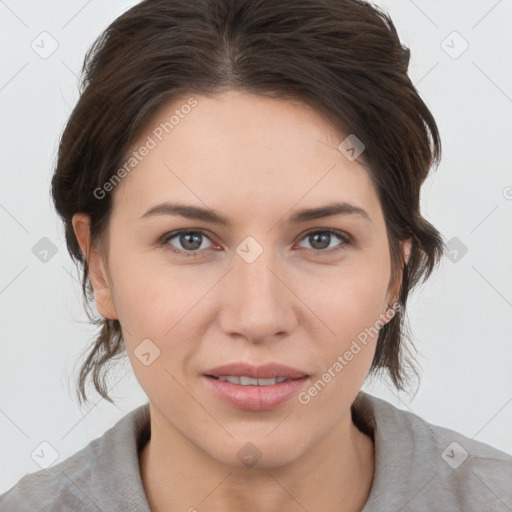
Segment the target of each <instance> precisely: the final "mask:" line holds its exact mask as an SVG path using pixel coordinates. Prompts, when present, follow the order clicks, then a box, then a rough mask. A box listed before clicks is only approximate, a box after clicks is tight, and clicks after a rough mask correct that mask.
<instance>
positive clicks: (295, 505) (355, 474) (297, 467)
mask: <svg viewBox="0 0 512 512" xmlns="http://www.w3.org/2000/svg"><path fill="white" fill-rule="evenodd" d="M150 407H151V406H150ZM140 471H141V477H142V481H143V485H144V488H145V491H146V495H147V498H148V502H149V505H150V508H151V510H152V512H163V511H166V512H169V511H171V512H174V511H184V510H186V511H188V510H190V511H191V512H193V511H194V510H195V509H196V510H201V511H208V512H217V511H223V512H232V511H233V512H234V511H237V512H241V511H246V510H247V511H251V512H260V511H261V512H263V511H265V512H274V511H276V512H277V511H280V512H283V511H303V510H324V511H333V512H334V511H337V512H359V511H361V509H362V508H363V507H364V504H365V503H366V500H367V498H368V495H369V493H370V489H371V484H372V480H373V473H374V446H373V442H372V440H371V439H370V437H368V436H367V435H365V434H363V433H362V432H360V431H359V430H358V429H357V428H356V426H355V425H354V424H353V423H352V419H351V415H350V411H349V412H348V414H347V415H346V417H344V418H343V420H342V421H340V423H339V424H338V425H337V427H336V428H335V429H333V431H331V432H330V433H329V434H328V436H326V437H324V438H323V439H322V440H321V441H320V442H319V443H318V444H317V445H315V447H314V448H313V449H312V450H310V451H309V452H307V453H306V454H305V455H304V456H302V457H301V458H300V459H297V460H295V461H293V462H292V463H290V464H287V465H285V466H277V467H268V468H245V467H244V468H240V467H233V466H229V465H226V464H223V463H222V462H219V461H218V460H216V459H213V458H212V457H210V456H209V455H208V454H206V453H205V452H204V451H203V450H200V449H199V448H198V447H197V446H195V445H194V444H192V443H190V441H189V440H188V439H187V438H186V437H184V436H183V435H182V434H181V433H180V432H178V431H177V430H176V429H174V428H173V426H172V425H170V424H169V423H168V422H167V421H166V420H165V418H162V417H161V416H159V413H158V411H157V410H156V409H155V408H152V407H151V438H150V440H149V441H148V442H147V443H146V445H145V446H144V448H143V449H142V450H141V452H140Z"/></svg>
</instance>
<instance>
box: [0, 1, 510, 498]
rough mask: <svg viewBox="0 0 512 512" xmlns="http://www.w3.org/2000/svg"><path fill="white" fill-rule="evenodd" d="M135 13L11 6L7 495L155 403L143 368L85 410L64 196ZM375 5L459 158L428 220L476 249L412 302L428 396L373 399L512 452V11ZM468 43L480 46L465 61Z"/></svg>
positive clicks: (112, 5)
mask: <svg viewBox="0 0 512 512" xmlns="http://www.w3.org/2000/svg"><path fill="white" fill-rule="evenodd" d="M135 3H137V2H135V1H126V0H116V1H112V0H111V1H108V2H105V1H100V0H89V1H76V0H73V1H70V0H65V1H64V0H61V1H48V0H47V1H45V2H41V1H40V0H37V1H28V0H26V1H21V0H0V48H1V57H0V59H1V61H0V108H1V113H0V116H1V117H0V119H1V123H0V130H1V132H0V145H1V146H0V157H1V171H2V174H1V177H2V186H1V189H0V223H1V228H2V244H1V257H2V259H1V265H0V269H1V273H0V308H1V323H0V326H1V333H2V354H1V357H0V377H1V386H0V443H1V453H0V461H1V462H0V464H1V471H0V474H1V478H0V492H5V491H6V490H7V489H9V488H10V487H11V486H12V485H14V484H15V483H16V482H17V481H18V480H19V478H21V477H22V476H23V475H24V474H25V473H27V472H33V471H36V470H38V469H40V467H39V466H38V465H37V463H36V462H35V461H34V460H33V459H32V458H31V453H32V452H33V451H34V450H35V449H36V448H38V447H39V445H40V443H41V442H43V441H46V442H48V443H50V445H51V446H52V447H53V448H54V449H55V450H56V451H57V453H58V459H57V460H56V462H60V461H62V460H64V459H65V458H67V457H68V456H70V455H72V454H73V453H75V452H76V451H78V450H79V449H81V448H82V447H84V446H85V445H86V444H87V443H88V442H89V441H90V440H92V439H94V438H95V437H98V436H99V435H101V434H102V433H103V432H104V431H105V430H106V429H107V428H109V427H111V426H112V425H113V424H114V423H115V422H116V421H117V420H118V419H120V418H121V417H122V416H124V415H125V414H126V413H127V412H129V411H130V410H131V409H133V408H134V407H136V406H138V405H139V404H141V403H143V402H145V401H146V400H147V399H146V395H145V394H144V393H143V391H142V390H141V388H140V387H139V385H138V383H137V381H136V379H135V377H134V376H133V374H132V372H131V368H130V366H129V364H128V363H126V365H124V366H123V365H121V366H119V367H118V369H117V370H116V371H115V372H114V373H113V374H112V379H111V386H112V389H111V395H112V396H113V398H114V399H116V400H117V406H112V405H111V404H109V403H108V402H106V401H105V400H103V399H100V398H99V396H98V395H92V396H93V398H94V402H95V404H94V405H92V406H91V405H90V406H88V407H86V408H84V409H83V410H80V408H79V407H78V405H77V403H76V402H75V400H74V394H73V392H72V391H73V385H74V374H75V372H76V371H77V370H78V366H76V361H77V358H78V356H79V355H80V353H81V352H82V350H83V349H84V347H85V346H86V345H87V344H88V343H89V340H90V336H91V334H92V330H91V329H90V328H89V327H88V325H87V323H86V316H85V313H83V310H82V303H81V291H80V286H79V283H78V280H77V274H76V272H75V271H74V267H73V265H72V263H71V260H70V258H69V256H68V254H67V251H66V249H65V245H64V237H63V232H62V228H61V225H60V221H59V220H58V218H57V216H56V214H55V212H54V211H53V207H52V203H51V199H50V195H49V185H50V179H51V176H52V170H53V169H52V168H53V165H54V163H55V159H56V154H57V147H58V138H59V135H60V134H61V131H62V129H63V126H64V123H65V121H66V119H67V117H68V116H69V114H70V112H71V109H72V108H73V106H74V104H75V102H76V101H77V98H78V91H77V75H78V73H79V70H80V69H81V65H82V61H83V57H84V55H85V52H86V50H87V49H88V47H89V46H90V44H91V43H92V42H93V41H94V39H95V38H96V37H97V36H98V35H99V34H100V32H101V31H102V30H103V29H104V28H106V27H107V25H108V24H109V23H110V22H111V21H112V20H113V19H114V18H115V17H117V16H118V15H120V14H121V13H122V12H124V11H125V10H126V9H127V8H129V7H130V6H132V5H134V4H135ZM376 3H377V5H380V6H383V7H384V8H386V9H387V10H388V12H389V13H390V14H391V16H392V18H393V20H394V22H395V25H396V27H397V30H398V33H399V35H400V37H401V39H402V40H403V42H404V44H407V45H408V46H409V47H410V48H411V54H412V56H411V64H410V76H411V79H412V80H413V82H414V83H415V85H416V86H417V88H418V90H419V92H420V94H421V95H422V97H423V98H424V100H425V102H426V103H427V105H428V106H429V108H430V109H431V111H432V113H433V115H434V117H435V118H436V121H437V123H438V126H439V129H440V132H441V137H442V142H443V144H444V156H443V161H442V164H441V166H440V167H439V169H438V170H437V171H436V172H435V173H434V175H433V176H432V177H431V178H430V179H429V181H428V182H427V184H426V185H425V187H424V188H423V193H422V210H423V214H424V215H425V216H426V217H427V218H428V219H429V220H430V221H431V222H432V223H433V224H434V225H435V226H436V227H438V229H439V230H440V231H441V232H442V234H443V235H444V236H445V238H446V239H447V240H450V239H451V238H452V237H457V238H458V239H459V240H460V241H461V242H462V243H463V244H464V245H465V246H466V247H467V249H468V250H467V253H466V254H465V255H463V256H462V257H460V256H461V253H460V252H459V253H458V260H457V261H455V262H453V261H451V260H450V259H449V258H448V257H445V258H444V259H443V261H442V264H441V266H440V268H439V269H438V271H437V272H436V273H435V274H434V275H433V277H432V279H431V281H430V282H429V283H428V284H427V285H425V286H423V287H422V288H420V289H418V291H417V292H415V293H414V294H413V296H412V297H411V300H410V303H409V319H410V323H411V326H412V333H413V335H414V339H415V343H416V346H417V348H418V349H419V351H420V354H421V355H420V356H419V362H420V364H421V367H422V382H421V385H420V389H419V392H418V393H417V395H416V396H415V397H414V398H411V397H410V396H408V395H405V394H401V395H398V394H396V393H395V392H393V391H392V390H391V389H390V388H389V387H388V386H387V385H386V384H377V385H374V386H371V387H367V390H369V391H370V392H372V393H374V394H375V395H377V396H381V397H384V398H386V399H388V400H389V401H390V402H392V403H394V404H396V405H397V406H398V407H401V408H404V409H410V410H412V411H413V412H415V413H416V414H419V415H420V416H422V417H424V418H425V419H426V420H428V421H430V422H432V423H434V424H438V425H443V426H446V427H448V428H452V429H454V430H457V431H459V432H461V433H463V434H465V435H466V436H469V437H474V438H475V439H477V440H479V441H483V442H486V443H488V444H490V445H492V446H495V447H497V448H499V449H502V450H504V451H507V452H509V453H512V436H511V432H512V429H511V425H512V377H511V375H512V343H511V341H512V339H511V338H512V336H511V334H510V333H511V332H512V314H511V313H512V271H511V261H512V258H511V256H512V236H511V229H510V227H511V225H512V172H511V171H512V58H511V57H510V56H511V54H512V31H511V30H510V27H511V25H512V1H511V0H501V1H494V0H493V1H484V0H478V1H476V0H472V1H468V0H465V1H463V0H458V1H446V0H437V1H431V0H430V1H426V0H422V1H420V0H415V1H412V0H394V1H391V0H390V1H379V2H376ZM43 31H47V32H48V33H49V34H51V37H52V38H54V39H55V40H56V41H57V42H58V49H57V50H56V51H55V52H54V53H53V54H52V55H51V56H49V57H48V58H47V59H43V58H41V57H40V56H39V55H38V54H37V53H36V52H35V51H34V50H33V49H32V48H31V43H32V42H33V41H35V43H34V45H36V44H37V45H39V47H41V51H42V46H43V44H44V47H45V48H46V49H48V48H51V47H50V46H49V44H50V40H49V39H46V40H45V42H41V37H48V36H40V34H41V32H43ZM454 31H456V32H458V33H459V34H460V36H461V37H462V38H464V40H466V41H467V43H468V44H469V47H468V49H467V50H466V51H464V52H463V53H462V54H460V55H458V54H459V53H460V51H461V50H462V49H463V46H462V45H463V44H464V43H463V40H462V39H461V38H460V37H459V36H457V35H453V34H452V33H453V32H454ZM443 41H445V42H444V43H443ZM445 50H446V51H445ZM447 52H449V53H451V56H450V55H449V53H447ZM454 57H457V58H454ZM43 237H47V238H49V239H50V240H51V241H52V242H53V243H54V244H55V246H56V248H57V253H56V254H55V255H54V256H53V257H52V258H50V259H49V261H47V262H46V263H43V262H41V261H40V260H39V259H38V258H37V257H36V256H35V255H34V254H33V252H32V248H33V247H34V245H35V244H36V243H37V242H38V241H39V240H40V239H41V238H43ZM46 453H49V450H47V451H46Z"/></svg>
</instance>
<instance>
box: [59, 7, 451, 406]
mask: <svg viewBox="0 0 512 512" xmlns="http://www.w3.org/2000/svg"><path fill="white" fill-rule="evenodd" d="M408 64H409V50H408V48H406V47H404V46H402V44H401V42H400V40H399V38H398V35H397V33H396V30H395V28H394V26H393V23H392V21H391V19H390V17H389V15H388V14H387V13H385V12H383V11H381V10H379V8H378V7H375V6H373V5H371V4H369V3H367V2H364V1H362V0H288V1H279V2H276V1H275V0H145V1H143V2H141V3H139V4H137V5H135V6H134V7H132V8H131V9H129V10H128V11H126V12H125V13H124V14H122V15H121V16H120V17H118V18H117V19H116V20H114V22H113V23H112V24H111V25H110V26H109V27H108V28H107V29H106V30H105V31H104V32H103V33H102V34H101V35H100V36H99V37H98V39H97V40H96V41H95V42H94V44H93V45H92V47H91V48H90V49H89V51H88V52H87V54H86V56H85V61H84V66H83V69H82V81H81V86H80V93H81V95H80V99H79V101H78V103H77V105H76V106H75V108H74V110H73V112H72V114H71V116H70V118H69V120H68V122H67V125H66V127H65V129H64V131H63V134H62V137H61V140H60V146H59V152H58V159H57V163H56V168H55V173H54V176H53V179H52V195H53V199H54V203H55V208H56V210H57V212H58V214H59V215H60V217H61V218H62V220H63V222H64V227H65V236H66V243H67V247H68V251H69V253H70V255H71V257H72V259H74V261H75V263H77V266H81V267H82V270H83V276H82V290H83V295H84V306H85V308H86V311H87V310H88V307H89V301H90V300H92V299H93V296H94V292H93V289H92V286H91V282H90V279H89V275H88V265H87V260H86V257H85V255H84V254H83V253H82V251H81V249H80V246H79V245H78V242H77V239H76V237H75V234H74V231H73V226H72V222H71V220H72V217H73V215H74V214H75V213H80V212H82V213H86V214H88V215H89V216H90V219H91V224H90V229H91V237H92V240H93V241H94V240H100V239H101V238H102V237H103V235H104V234H105V233H106V228H107V225H108V221H109V216H110V211H111V208H112V194H107V195H106V197H104V198H102V199H98V197H97V195H95V194H94V191H95V190H96V189H97V188H98V187H102V186H103V185H104V184H105V183H106V182H107V181H108V180H109V179H111V177H112V176H113V175H114V174H115V172H116V170H118V169H119V166H120V165H121V163H122V162H123V156H124V154H125V153H126V152H127V150H128V149H129V148H130V145H131V144H133V143H134V142H135V141H136V137H137V136H138V134H139V133H140V130H141V129H142V128H143V127H144V126H145V123H147V121H148V119H150V117H151V116H152V115H153V114H155V113H156V112H157V110H158V109H159V107H161V106H162V105H163V104H164V103H167V102H168V101H169V100H172V99H173V98H175V97H177V96H178V95H182V94H185V93H188V94H193V93H198V94H203V95H207V96H211V95H213V94H215V93H217V92H220V91H222V90H223V89H226V88H232V89H239V90H244V91H246V92H250V93H253V94H258V95H265V96H268V97H273V98H279V99H287V98H289V99H299V100H301V101H303V102H304V103H307V104H309V105H311V106H313V107H314V108H315V110H316V111H317V112H320V113H322V114H324V115H325V117H326V119H329V120H330V121H331V122H332V123H333V125H335V126H336V127H340V128H342V129H343V130H344V131H345V133H347V134H355V135H356V136H357V138H358V139H360V140H361V141H362V142H363V143H364V145H365V150H364V153H363V155H362V157H364V162H365V166H367V167H368V171H369V173H370V176H371V179H372V180H373V182H374V184H375V186H376V189H377V191H378V195H379V199H380V201H381V206H382V209H383V213H384V217H385V221H386V228H387V233H388V241H389V246H390V257H391V270H392V272H391V274H392V277H391V281H392V282H393V283H398V282H400V281H399V280H400V278H401V287H400V290H399V301H400V305H401V306H402V307H401V308H400V309H399V310H398V311H397V312H396V314H395V315H394V317H393V318H392V320H391V321H389V322H388V323H386V324H385V325H384V326H383V327H382V328H381V329H380V332H379V339H378V343H377V349H376V353H375V357H374V359H373V362H372V365H371V369H370V374H372V375H373V374H377V373H381V371H384V373H385V372H386V371H387V373H388V376H389V377H390V378H391V381H392V382H393V384H394V385H395V386H396V387H397V388H398V389H404V384H405V383H406V382H407V380H408V376H409V375H410V373H411V372H410V370H412V372H413V373H416V374H417V372H416V370H415V369H414V365H413V364H412V361H411V359H410V356H406V355H404V354H405V352H404V348H405V349H407V346H406V345H404V343H403V341H404V339H405V338H409V336H408V335H407V333H406V329H405V325H404V314H405V304H406V301H407V297H408V294H409V291H410V290H411V289H412V288H413V287H414V286H415V285H416V284H418V283H419V282H420V280H421V278H423V281H424V280H426V278H427V277H428V276H429V275H430V274H431V272H432V270H433V269H434V267H435V265H436V264H437V263H438V261H439V260H440V258H441V256H442V253H443V248H444V242H443V240H442V237H441V235H440V233H439V232H438V231H437V230H436V229H435V228H434V227H433V226H432V225H431V224H430V223H429V222H428V221H427V220H425V219H424V218H423V217H422V216H421V214H420V188H421V185H422V183H423V182H424V180H425V179H426V178H427V175H428V173H429V170H430V168H431V167H432V166H433V164H436V165H438V164H439V161H440V157H441V141H440V137H439V133H438V130H437V126H436V123H435V120H434V118H433V116H432V114H431V113H430V111H429V109H428V108H427V106H426V105H425V103H424V102H423V101H422V99H421V98H420V96H419V95H418V92H417V91H416V89H415V87H414V85H413V84H412V82H411V80H410V78H409V76H408V74H407V70H408ZM358 161H360V162H361V161H362V158H359V159H358ZM409 238H410V239H411V241H412V248H411V252H410V258H409V260H408V263H406V262H405V261H404V259H403V255H402V252H401V250H400V245H399V242H400V241H403V240H406V239H409ZM391 281H390V282H391ZM87 314H88V316H89V319H90V321H91V322H92V323H94V324H95V325H97V326H100V330H99V333H98V334H97V337H96V339H95V340H94V341H93V343H92V345H91V348H90V349H89V350H90V351H89V354H88V356H87V359H86V360H85V362H84V363H83V365H82V367H81V370H80V375H79V378H78V388H77V395H78V399H79V401H81V399H82V398H83V399H84V400H85V402H87V401H88V399H87V395H86V392H85V387H84V386H85V382H86V379H87V377H88V375H89V374H92V380H93V382H94V386H95V388H96V390H97V391H98V392H99V393H100V395H101V396H102V397H104V398H106V399H107V400H109V401H110V402H112V400H111V399H110V397H109V396H108V393H107V389H106V385H105V376H106V373H107V367H108V366H109V364H110V363H111V362H112V361H113V360H114V359H115V358H116V357H117V356H122V355H123V354H125V347H124V341H123V338H122V333H121V325H120V323H119V321H118V320H110V319H106V318H101V319H96V318H94V317H93V316H92V315H91V314H90V313H89V311H87ZM409 341H410V339H409ZM107 363H109V364H107Z"/></svg>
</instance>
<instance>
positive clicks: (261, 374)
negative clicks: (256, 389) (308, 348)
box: [205, 362, 307, 379]
mask: <svg viewBox="0 0 512 512" xmlns="http://www.w3.org/2000/svg"><path fill="white" fill-rule="evenodd" d="M205 375H208V376H211V377H221V376H233V377H241V376H245V377H251V378H253V379H273V378H277V377H285V378H286V379H300V378H301V377H307V374H306V373H305V372H303V371H302V370H298V369H297V368H292V367H290V366H286V365H284V364H280V363H274V362H272V363H267V364H264V365H260V366H255V365H252V364H249V363H244V362H237V363H229V364H225V365H222V366H217V367H215V368H212V369H211V370H208V371H207V372H205Z"/></svg>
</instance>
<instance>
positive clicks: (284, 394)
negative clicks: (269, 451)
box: [203, 375, 309, 411]
mask: <svg viewBox="0 0 512 512" xmlns="http://www.w3.org/2000/svg"><path fill="white" fill-rule="evenodd" d="M203 377H204V379H205V382H206V385H207V386H208V387H209V389H211V390H212V391H213V393H215V394H216V395H217V396H218V397H219V398H220V399H222V400H224V401H225V402H227V403H228V404H230V405H232V406H233V407H236V408H237V409H243V410H245V411H269V410H272V409H276V408H277V407H279V406H280V405H281V404H283V403H284V402H286V401H287V400H289V399H290V398H292V397H293V396H294V395H296V394H297V393H298V392H299V390H300V389H301V388H302V387H303V386H304V384H305V383H306V382H307V381H308V380H309V378H308V377H302V378H300V379H293V380H288V381H285V382H280V383H279V384H272V385H270V386H242V385H240V384H232V383H231V382H226V381H221V380H217V379H214V378H213V377H208V376H206V375H204V376H203Z"/></svg>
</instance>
